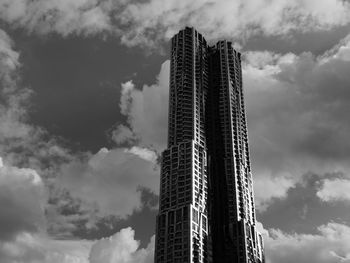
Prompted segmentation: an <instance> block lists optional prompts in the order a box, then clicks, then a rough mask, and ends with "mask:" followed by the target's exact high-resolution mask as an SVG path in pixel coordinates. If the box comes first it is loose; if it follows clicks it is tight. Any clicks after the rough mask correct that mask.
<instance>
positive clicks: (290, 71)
mask: <svg viewBox="0 0 350 263" xmlns="http://www.w3.org/2000/svg"><path fill="white" fill-rule="evenodd" d="M185 26H193V27H195V28H196V29H197V30H198V31H199V32H201V33H202V34H203V35H204V36H205V38H206V39H207V40H208V41H209V43H211V44H214V43H215V42H216V41H217V40H219V39H227V40H230V41H232V42H233V43H234V45H235V47H236V48H237V49H238V50H239V51H241V52H242V54H243V65H242V66H243V85H244V90H245V100H246V107H247V109H246V110H247V120H248V132H249V141H250V150H251V160H252V167H253V177H254V189H255V200H256V209H257V219H258V221H259V222H260V223H259V228H260V231H262V232H263V234H264V240H265V252H266V260H267V263H350V139H349V136H350V117H349V114H350V1H349V0H295V1H290V0H217V1H213V0H191V1H190V0H188V1H178V0H0V157H1V158H0V207H1V213H0V262H1V263H15V262H16V263H22V262H23V263H34V262H35V263H88V262H90V263H100V262H104V263H151V262H153V249H154V232H155V216H156V214H157V209H158V192H159V172H160V167H159V163H158V162H159V156H160V153H161V152H162V151H163V150H164V148H165V146H166V134H167V110H168V88H169V87H168V82H169V81H168V80H169V60H168V51H169V39H170V38H171V37H172V36H173V35H174V34H175V33H177V32H178V30H180V29H182V28H183V27H185Z"/></svg>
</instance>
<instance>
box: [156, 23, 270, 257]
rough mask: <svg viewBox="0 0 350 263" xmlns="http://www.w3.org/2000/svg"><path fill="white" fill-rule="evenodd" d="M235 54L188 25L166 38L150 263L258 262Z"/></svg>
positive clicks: (228, 46)
mask: <svg viewBox="0 0 350 263" xmlns="http://www.w3.org/2000/svg"><path fill="white" fill-rule="evenodd" d="M255 224H256V219H255V206H254V194H253V182H252V174H251V168H250V160H249V147H248V134H247V123H246V116H245V107H244V96H243V90H242V70H241V55H240V53H239V52H237V51H236V50H234V49H233V48H232V44H231V43H230V42H228V41H219V42H218V43H217V44H216V46H214V47H209V46H208V45H207V43H206V40H205V39H204V38H203V36H202V35H201V34H199V33H198V32H197V31H196V30H194V29H193V28H185V29H184V30H181V31H180V32H179V33H178V34H176V35H175V36H174V37H173V38H172V43H171V67H170V93H169V131H168V148H167V149H166V150H165V151H164V152H163V155H162V165H161V179H160V204H159V215H158V216H157V228H156V245H155V263H173V262H179V263H180V262H181V263H187V262H188V263H192V262H193V263H196V262H200V263H202V262H203V263H204V262H205V263H207V262H208V263H209V262H213V263H226V262H227V263H228V262H230V263H236V262H237V263H241V262H244V263H262V262H264V254H263V241H262V236H261V234H260V233H258V232H257V230H256V226H255Z"/></svg>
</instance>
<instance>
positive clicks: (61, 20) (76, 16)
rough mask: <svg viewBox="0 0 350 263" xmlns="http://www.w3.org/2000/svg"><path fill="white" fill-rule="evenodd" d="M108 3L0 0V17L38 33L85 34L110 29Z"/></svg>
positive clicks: (88, 0) (92, 1) (82, 0)
mask: <svg viewBox="0 0 350 263" xmlns="http://www.w3.org/2000/svg"><path fill="white" fill-rule="evenodd" d="M109 7H110V5H109V1H97V0H79V1H69V0H64V1H52V0H50V1H46V0H36V1H28V0H25V1H22V0H15V1H13V0H3V1H1V3H0V10H1V11H0V18H1V19H2V20H3V21H6V22H7V23H9V24H11V25H13V26H14V27H23V28H25V29H27V30H28V31H29V32H35V33H38V34H48V33H51V32H56V33H58V34H61V35H63V36H67V35H69V34H72V33H76V34H83V35H84V34H85V35H88V34H96V33H101V32H105V31H109V30H110V27H111V22H110V16H109Z"/></svg>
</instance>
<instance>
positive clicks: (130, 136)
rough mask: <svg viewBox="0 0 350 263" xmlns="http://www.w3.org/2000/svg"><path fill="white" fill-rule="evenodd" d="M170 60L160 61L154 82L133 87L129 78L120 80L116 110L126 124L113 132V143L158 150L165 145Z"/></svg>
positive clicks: (162, 148)
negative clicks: (118, 109)
mask: <svg viewBox="0 0 350 263" xmlns="http://www.w3.org/2000/svg"><path fill="white" fill-rule="evenodd" d="M169 70H170V63H169V61H168V60H167V61H165V62H164V63H163V64H162V67H161V70H160V73H159V75H158V78H157V82H156V84H153V85H151V86H147V85H144V86H143V87H142V89H141V90H140V89H137V88H136V87H135V85H134V84H133V82H132V81H128V82H125V83H122V89H121V97H120V103H119V106H120V110H121V113H122V114H124V115H125V116H126V117H127V124H128V126H125V125H123V124H121V125H119V126H118V127H117V129H116V130H115V131H114V132H113V139H114V141H115V142H117V143H124V142H133V143H135V141H136V143H137V144H139V145H141V146H142V147H148V148H151V149H154V150H156V151H157V152H161V151H162V150H164V149H165V147H166V134H167V125H168V122H167V112H168V100H169V99H168V96H169V95H168V94H169Z"/></svg>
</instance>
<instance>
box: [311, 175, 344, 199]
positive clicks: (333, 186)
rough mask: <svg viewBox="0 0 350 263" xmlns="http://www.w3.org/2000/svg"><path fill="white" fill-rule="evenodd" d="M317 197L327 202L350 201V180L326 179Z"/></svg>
mask: <svg viewBox="0 0 350 263" xmlns="http://www.w3.org/2000/svg"><path fill="white" fill-rule="evenodd" d="M317 196H318V197H319V198H320V199H321V200H322V201H325V202H335V201H350V180H349V179H325V180H324V181H323V184H322V186H321V188H320V189H319V190H318V191H317Z"/></svg>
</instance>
